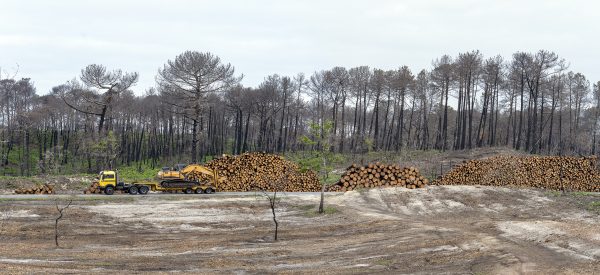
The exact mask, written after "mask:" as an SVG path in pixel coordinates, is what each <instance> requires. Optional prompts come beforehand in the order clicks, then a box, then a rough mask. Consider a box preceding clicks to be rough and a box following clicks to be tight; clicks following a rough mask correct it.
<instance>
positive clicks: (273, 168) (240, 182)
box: [198, 152, 321, 192]
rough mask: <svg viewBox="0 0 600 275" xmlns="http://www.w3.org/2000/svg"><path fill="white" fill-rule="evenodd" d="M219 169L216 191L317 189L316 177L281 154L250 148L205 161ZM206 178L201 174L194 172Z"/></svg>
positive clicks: (212, 167) (300, 190) (317, 180)
mask: <svg viewBox="0 0 600 275" xmlns="http://www.w3.org/2000/svg"><path fill="white" fill-rule="evenodd" d="M205 166H206V167H209V168H211V169H216V170H217V171H219V175H220V176H224V177H225V180H224V181H223V182H222V183H220V184H219V186H217V190H218V191H222V192H226V191H234V192H245V191H256V190H266V191H275V189H277V191H287V192H316V191H320V190H321V184H320V182H319V178H318V177H317V175H316V174H315V173H314V172H312V171H306V172H302V171H301V170H300V167H299V166H298V164H296V163H294V162H292V161H288V160H286V159H285V158H283V157H282V156H278V155H273V154H267V153H260V152H253V153H244V154H241V155H237V156H229V155H226V156H223V157H221V158H218V159H214V160H212V161H210V162H208V163H206V165H205ZM198 177H199V178H200V179H201V180H208V178H206V176H205V175H198Z"/></svg>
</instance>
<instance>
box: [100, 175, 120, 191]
mask: <svg viewBox="0 0 600 275" xmlns="http://www.w3.org/2000/svg"><path fill="white" fill-rule="evenodd" d="M98 186H99V187H100V188H102V189H104V188H106V187H107V186H112V187H113V188H115V187H117V173H116V172H115V171H102V172H100V175H99V176H98Z"/></svg>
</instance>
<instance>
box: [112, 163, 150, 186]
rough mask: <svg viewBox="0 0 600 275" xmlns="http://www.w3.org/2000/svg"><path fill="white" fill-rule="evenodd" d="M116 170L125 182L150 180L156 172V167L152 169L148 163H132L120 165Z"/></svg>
mask: <svg viewBox="0 0 600 275" xmlns="http://www.w3.org/2000/svg"><path fill="white" fill-rule="evenodd" d="M140 168H141V169H140ZM117 171H118V172H119V177H120V179H121V180H122V181H125V182H132V181H143V180H152V179H154V178H155V177H156V174H157V173H158V169H152V167H151V166H150V164H146V163H132V164H131V166H121V167H119V169H117Z"/></svg>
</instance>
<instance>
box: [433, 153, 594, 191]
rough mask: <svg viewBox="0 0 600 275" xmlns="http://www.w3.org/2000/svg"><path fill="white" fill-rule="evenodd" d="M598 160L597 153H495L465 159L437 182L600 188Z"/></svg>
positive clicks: (556, 188)
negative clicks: (581, 154)
mask: <svg viewBox="0 0 600 275" xmlns="http://www.w3.org/2000/svg"><path fill="white" fill-rule="evenodd" d="M596 161H597V158H596V157H595V156H592V157H560V156H525V157H521V156H495V157H491V158H487V159H482V160H471V161H468V162H464V163H462V164H460V165H458V166H457V167H455V168H453V169H452V170H451V171H450V172H448V173H446V174H445V175H443V176H441V177H439V178H438V179H437V180H435V181H434V182H433V184H437V185H491V186H521V187H534V188H543V189H550V190H565V191H586V192H599V191H600V173H599V172H598V170H597V169H596Z"/></svg>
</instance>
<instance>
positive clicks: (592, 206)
mask: <svg viewBox="0 0 600 275" xmlns="http://www.w3.org/2000/svg"><path fill="white" fill-rule="evenodd" d="M587 209H588V210H589V211H592V212H596V213H598V214H600V201H593V202H590V203H588V207H587Z"/></svg>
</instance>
